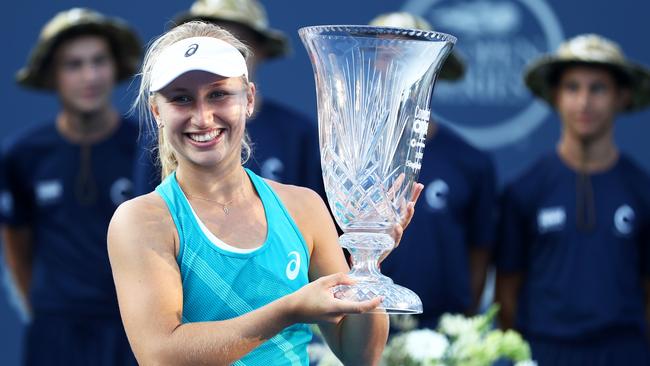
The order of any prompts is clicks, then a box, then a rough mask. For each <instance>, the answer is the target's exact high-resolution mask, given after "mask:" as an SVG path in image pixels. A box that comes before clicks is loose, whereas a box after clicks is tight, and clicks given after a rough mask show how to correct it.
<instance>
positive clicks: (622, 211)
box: [614, 205, 635, 235]
mask: <svg viewBox="0 0 650 366" xmlns="http://www.w3.org/2000/svg"><path fill="white" fill-rule="evenodd" d="M634 217H635V215H634V210H633V209H632V207H630V206H628V205H622V206H621V207H619V208H618V209H617V210H616V212H615V213H614V227H615V228H616V231H618V233H619V234H622V235H628V234H630V233H631V232H632V230H634Z"/></svg>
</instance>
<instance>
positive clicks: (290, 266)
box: [284, 250, 300, 281]
mask: <svg viewBox="0 0 650 366" xmlns="http://www.w3.org/2000/svg"><path fill="white" fill-rule="evenodd" d="M288 257H289V258H293V259H291V260H290V261H289V263H287V269H286V270H285V271H284V272H285V274H286V275H287V278H288V279H289V280H291V281H293V280H295V279H296V277H298V273H299V272H300V254H298V252H296V251H295V250H294V251H291V252H289V255H288Z"/></svg>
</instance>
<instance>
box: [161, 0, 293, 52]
mask: <svg viewBox="0 0 650 366" xmlns="http://www.w3.org/2000/svg"><path fill="white" fill-rule="evenodd" d="M192 20H203V21H209V22H226V23H228V22H229V23H235V24H238V25H241V26H243V27H245V28H247V29H248V30H250V31H251V32H253V33H254V34H255V35H256V36H257V37H259V39H260V41H261V42H260V44H261V46H262V47H263V48H264V50H265V51H266V52H265V53H266V57H267V58H275V57H280V56H284V55H286V54H288V53H289V52H290V51H291V47H290V46H289V40H288V39H287V37H286V36H285V35H284V33H282V32H280V31H278V30H275V29H272V28H270V27H269V20H268V17H267V16H266V11H265V10H264V7H263V6H262V4H260V3H259V2H258V1H257V0H197V1H196V2H194V4H192V7H191V8H190V10H188V11H185V12H182V13H180V14H178V15H177V16H176V17H175V18H174V22H175V23H176V24H183V23H186V22H189V21H192Z"/></svg>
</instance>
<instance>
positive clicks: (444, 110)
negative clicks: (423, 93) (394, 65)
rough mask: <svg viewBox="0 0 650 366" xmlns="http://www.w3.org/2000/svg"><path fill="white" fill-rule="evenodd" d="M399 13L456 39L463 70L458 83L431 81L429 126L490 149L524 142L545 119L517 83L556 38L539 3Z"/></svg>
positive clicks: (457, 2)
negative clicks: (440, 125) (438, 124)
mask: <svg viewBox="0 0 650 366" xmlns="http://www.w3.org/2000/svg"><path fill="white" fill-rule="evenodd" d="M402 9H403V10H404V11H408V12H411V13H414V14H418V15H420V16H422V17H423V18H425V19H426V20H428V21H429V22H431V25H432V26H433V27H434V29H436V30H439V31H441V32H449V33H451V34H453V35H455V36H456V37H458V42H457V44H456V46H454V49H455V50H456V51H458V52H459V54H460V55H461V56H462V58H463V59H464V60H465V62H466V64H467V67H466V73H465V76H464V77H463V79H461V80H459V81H458V82H444V81H441V82H438V83H436V88H435V91H434V95H433V98H432V100H433V102H432V111H431V114H432V117H433V119H434V120H435V121H438V122H441V123H444V124H446V125H448V126H450V127H451V128H452V129H454V130H456V131H457V132H458V133H460V134H461V135H463V136H464V137H465V138H466V139H468V140H469V141H470V142H472V143H473V144H474V145H476V146H478V147H480V148H485V149H496V148H499V147H502V146H504V145H508V144H511V143H513V142H517V141H519V140H520V139H522V138H524V137H526V136H527V135H528V134H530V133H531V132H532V131H533V130H535V128H536V127H538V126H539V125H540V124H541V123H542V122H543V121H544V119H545V118H546V117H547V116H548V114H549V111H550V110H549V108H548V107H547V106H546V104H545V103H544V102H542V101H539V100H536V99H535V98H534V97H533V96H532V95H531V94H530V92H529V91H528V89H527V88H526V86H525V85H524V83H523V78H522V75H523V71H524V67H525V65H526V64H527V63H528V62H529V61H530V60H532V59H534V58H536V57H538V56H539V55H540V54H544V53H549V52H552V51H554V50H555V49H557V47H558V46H559V44H560V43H561V42H562V40H563V39H564V35H563V32H562V28H561V26H560V23H559V21H558V19H557V17H556V15H555V14H554V12H553V10H552V9H551V7H550V6H549V5H548V4H547V3H546V1H544V0H469V1H467V0H465V1H462V0H407V1H406V2H405V4H404V6H403V8H402ZM467 106H471V107H472V108H467Z"/></svg>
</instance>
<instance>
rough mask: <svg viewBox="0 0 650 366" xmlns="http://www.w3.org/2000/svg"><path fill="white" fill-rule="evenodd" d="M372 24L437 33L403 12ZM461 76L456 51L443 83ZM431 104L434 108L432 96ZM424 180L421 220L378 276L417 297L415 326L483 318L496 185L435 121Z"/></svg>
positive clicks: (483, 161) (486, 165) (477, 155)
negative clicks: (459, 316) (449, 317)
mask: <svg viewBox="0 0 650 366" xmlns="http://www.w3.org/2000/svg"><path fill="white" fill-rule="evenodd" d="M370 25H374V26H384V27H398V28H409V29H422V30H432V27H431V25H430V24H429V23H428V22H427V21H426V20H424V19H422V18H421V17H418V16H415V15H412V14H410V13H405V12H398V13H388V14H383V15H379V16H378V17H376V18H375V19H373V20H372V21H371V22H370ZM464 71H465V66H464V63H463V61H462V59H461V57H460V56H459V55H458V53H457V52H452V54H451V55H450V56H449V58H448V59H447V61H446V62H445V64H444V65H443V67H442V69H441V71H440V76H439V78H438V79H439V80H443V81H447V82H453V81H456V80H458V79H460V78H462V76H463V74H464ZM432 98H433V100H434V103H435V98H436V97H435V92H434V95H433V97H432ZM419 181H420V182H422V183H423V184H424V186H425V188H424V192H423V196H424V197H423V199H422V200H420V202H419V203H418V206H417V207H416V208H417V210H418V215H417V216H416V217H414V218H413V221H412V223H411V225H410V227H409V231H408V233H406V234H405V235H404V238H403V240H402V243H403V244H401V245H400V247H399V248H398V249H396V250H395V251H394V252H393V253H392V254H391V255H390V257H388V258H387V259H386V260H385V261H384V262H383V263H382V266H381V271H382V273H384V274H385V275H387V276H389V277H391V278H392V279H393V280H394V281H395V283H397V284H399V285H402V286H405V287H407V288H409V289H411V290H413V291H415V293H416V294H418V295H419V296H420V298H421V299H422V304H423V310H424V311H423V313H422V314H421V315H418V316H417V317H416V318H417V320H418V325H417V326H418V327H421V328H432V329H433V328H436V326H437V324H438V318H439V317H440V315H442V314H443V313H446V312H451V313H464V314H475V313H476V312H477V311H478V307H479V303H480V299H481V295H482V293H483V287H484V283H485V278H486V273H487V269H488V264H489V254H490V251H491V245H492V243H493V237H494V228H495V222H494V221H495V220H494V218H495V211H496V206H495V204H496V181H495V173H494V166H493V163H492V160H491V159H490V157H489V156H488V155H487V154H486V153H484V152H482V151H479V150H478V149H476V148H474V147H473V146H471V145H470V144H469V143H467V142H465V141H464V140H463V139H462V138H461V137H460V136H458V135H457V134H456V133H454V132H453V131H452V130H451V129H450V128H448V127H446V126H444V125H442V124H439V123H437V122H436V121H433V120H431V121H430V122H429V130H428V134H427V142H426V147H425V148H424V158H423V161H422V169H421V170H420V175H419Z"/></svg>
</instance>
